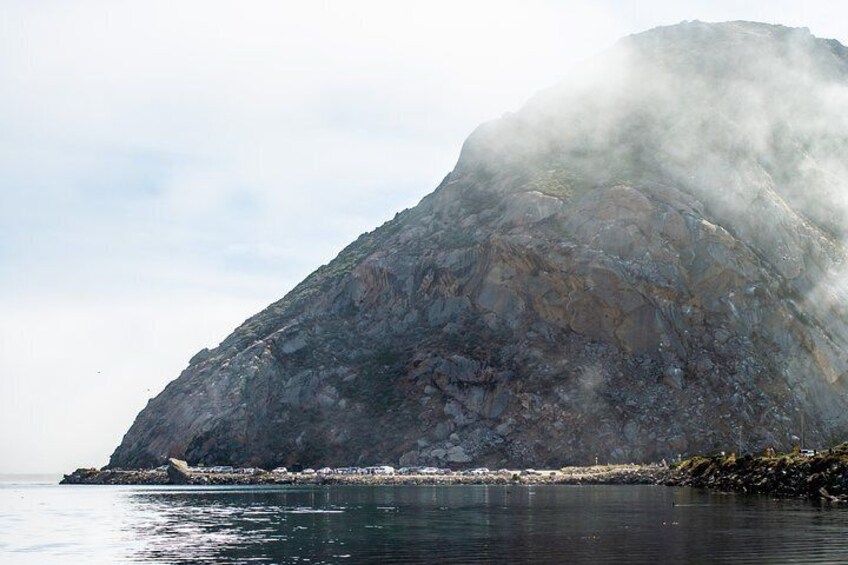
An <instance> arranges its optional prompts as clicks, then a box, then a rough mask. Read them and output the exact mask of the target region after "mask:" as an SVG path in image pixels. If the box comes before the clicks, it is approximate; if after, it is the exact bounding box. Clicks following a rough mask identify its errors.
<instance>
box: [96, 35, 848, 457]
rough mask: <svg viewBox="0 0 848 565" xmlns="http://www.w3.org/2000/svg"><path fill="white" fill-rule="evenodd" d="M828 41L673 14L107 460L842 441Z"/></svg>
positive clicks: (312, 279)
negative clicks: (668, 23)
mask: <svg viewBox="0 0 848 565" xmlns="http://www.w3.org/2000/svg"><path fill="white" fill-rule="evenodd" d="M846 110H848V50H846V48H845V47H843V46H842V45H841V44H839V43H838V42H836V41H828V40H822V39H817V38H814V37H813V36H811V35H810V34H809V32H808V31H806V30H798V29H789V28H784V27H779V26H768V25H762V24H752V23H742V22H735V23H725V24H704V23H699V22H695V23H686V24H681V25H677V26H672V27H668V28H660V29H656V30H652V31H649V32H646V33H644V34H640V35H636V36H632V37H629V38H626V39H624V40H622V41H621V42H619V44H617V45H616V46H615V47H614V48H612V49H611V50H610V51H609V52H608V53H607V54H605V55H603V56H601V57H599V58H597V59H595V60H593V61H591V62H589V63H587V64H586V65H585V66H584V67H581V68H579V69H575V70H574V71H573V72H572V76H570V77H569V79H568V80H567V81H566V82H565V83H563V84H562V85H560V86H557V87H555V88H553V89H551V90H549V91H546V92H543V93H541V94H540V95H538V96H536V97H535V98H533V99H532V100H531V101H530V102H529V103H528V104H527V105H526V106H525V107H524V108H523V109H521V110H520V111H519V112H517V113H515V114H511V115H507V116H506V117H504V118H502V119H499V120H497V121H494V122H491V123H488V124H485V125H483V126H482V127H480V128H479V129H478V130H477V131H475V132H474V133H473V134H472V135H471V137H470V138H469V139H468V141H467V142H466V143H465V146H464V148H463V150H462V154H461V156H460V159H459V162H458V163H457V165H456V168H455V170H454V171H452V172H451V173H450V174H449V175H448V176H447V177H446V178H445V180H444V181H443V182H442V184H441V185H440V186H439V187H438V188H437V189H436V191H435V192H434V193H432V194H430V195H429V196H427V197H426V198H424V199H423V200H422V202H421V203H420V204H419V205H418V206H416V207H415V208H413V209H410V210H406V211H403V212H401V213H400V214H398V215H397V216H396V217H395V218H394V219H393V220H391V221H390V222H387V223H386V224H385V225H383V226H381V227H380V228H378V229H376V230H374V231H373V232H371V233H368V234H365V235H363V236H361V237H360V238H359V239H357V240H356V241H355V242H354V243H352V244H351V245H349V246H348V247H347V248H346V249H344V250H343V251H342V252H341V253H340V254H339V256H338V257H337V258H336V259H335V260H333V261H332V262H331V263H330V264H328V265H325V266H323V267H321V268H320V269H318V270H317V271H316V272H314V273H313V274H312V275H310V276H309V277H308V278H307V279H306V280H304V281H303V282H302V283H301V284H300V285H298V286H297V287H296V288H295V289H294V290H293V291H291V292H290V293H289V294H288V295H286V296H285V297H284V298H283V299H282V300H280V301H279V302H276V303H274V304H272V305H271V306H269V307H268V308H267V309H266V310H264V311H262V312H260V313H259V314H257V315H256V316H254V317H252V318H250V319H249V320H247V321H246V322H245V323H244V324H243V325H242V326H241V327H239V328H238V329H237V330H236V331H235V332H233V334H232V335H230V336H229V337H227V338H226V339H225V340H224V341H223V342H222V343H221V344H220V345H219V346H218V347H217V348H215V349H213V350H211V351H209V350H204V351H202V352H200V353H198V354H197V355H195V356H194V358H192V359H191V362H190V364H189V367H188V368H187V369H186V370H185V371H184V372H183V373H182V375H180V377H179V378H178V379H176V380H175V381H173V382H172V383H171V384H169V385H168V386H167V387H166V389H165V390H164V391H163V392H162V393H161V394H159V395H158V396H157V397H156V398H154V399H153V400H151V401H150V403H149V404H148V406H147V407H146V408H145V409H144V410H143V411H142V412H141V413H140V414H139V416H138V418H137V419H136V422H135V423H134V424H133V426H132V428H131V429H130V430H129V432H128V433H127V434H126V436H125V437H124V440H123V442H122V443H121V445H120V446H119V447H118V448H117V450H116V451H115V453H114V454H113V456H112V460H111V463H110V464H111V466H112V467H144V466H153V465H158V464H161V463H163V462H164V461H166V460H167V458H168V457H179V458H181V459H186V460H188V461H189V462H192V463H194V462H199V461H202V462H204V463H206V464H227V463H234V464H243V465H248V464H251V465H260V466H262V467H265V468H271V467H273V466H275V465H278V464H290V463H293V462H304V463H307V464H310V465H315V466H319V465H324V464H336V465H338V464H357V463H371V462H373V463H377V462H386V463H395V464H397V463H398V462H400V463H402V464H404V465H413V464H436V465H449V464H456V465H460V464H461V465H463V466H467V465H468V464H469V463H474V464H477V463H479V464H486V465H489V466H506V465H518V466H522V467H523V466H530V465H533V466H560V465H563V464H567V463H586V462H591V461H594V458H595V457H596V456H598V457H599V458H600V460H601V461H602V462H603V461H608V460H609V461H627V460H651V459H654V460H658V459H659V458H661V457H668V456H670V455H673V454H675V455H676V454H677V453H681V452H682V453H686V452H705V451H710V450H718V449H728V450H730V449H732V448H733V447H734V446H735V445H736V444H737V442H738V441H739V438H740V436H741V438H742V441H743V442H744V444H745V447H746V448H762V447H765V446H773V447H776V448H781V447H783V448H787V447H789V445H790V444H791V443H792V442H793V439H792V436H793V435H800V433H801V431H800V421H801V417H802V414H803V416H804V418H805V427H806V435H807V440H808V443H816V442H826V441H830V440H831V439H833V438H834V437H836V436H839V435H841V434H842V433H843V430H845V429H846V414H848V411H846V407H848V403H846V396H845V384H846V383H845V381H846V369H848V352H846V349H845V346H846V341H848V340H847V338H848V327H846V323H845V322H846V318H845V301H844V298H843V294H842V284H841V280H842V276H841V270H842V263H843V259H844V257H845V247H844V244H843V238H844V235H845V233H846V232H845V226H846V210H848V207H846V205H845V197H846V194H848V193H847V192H846V188H848V187H846V179H847V178H848V172H847V171H846V168H848V111H846Z"/></svg>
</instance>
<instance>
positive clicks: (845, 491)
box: [60, 443, 848, 503]
mask: <svg viewBox="0 0 848 565" xmlns="http://www.w3.org/2000/svg"><path fill="white" fill-rule="evenodd" d="M237 471H238V470H236V472H224V473H220V472H218V473H215V472H203V471H202V470H201V471H198V470H197V469H192V468H190V467H189V466H188V465H187V464H186V463H185V462H184V461H180V460H177V459H171V460H170V461H169V464H168V465H167V466H165V467H160V468H157V469H131V470H124V469H102V470H98V469H94V468H90V469H77V470H76V471H74V472H73V473H71V474H69V475H65V476H64V478H63V479H62V480H61V481H60V484H63V485H158V486H167V485H197V486H201V485H210V486H212V485H220V486H226V485H234V486H236V485H245V486H247V485H266V486H268V485H363V486H367V485H371V486H392V485H663V486H669V487H693V488H701V489H705V490H709V491H713V492H725V493H739V494H761V495H767V496H771V497H774V498H807V499H812V500H823V501H827V502H834V503H840V502H848V443H845V444H841V445H839V446H837V447H834V448H831V449H828V450H826V451H822V452H818V453H816V454H814V455H805V454H801V453H790V454H769V455H762V456H754V455H745V456H742V457H737V456H736V455H734V454H730V455H726V456H725V455H721V456H718V455H716V456H710V457H700V456H696V457H692V458H690V459H686V460H684V461H682V462H681V463H679V464H676V465H673V466H671V467H669V466H665V465H660V464H640V465H634V464H628V465H592V466H585V467H563V468H561V469H556V470H538V471H533V470H524V471H520V470H505V469H501V470H499V471H488V470H475V471H449V470H441V471H440V473H439V474H432V473H428V474H423V473H416V472H407V473H402V474H401V473H390V474H346V473H339V472H327V473H316V472H314V471H313V472H307V473H302V472H301V473H289V472H285V473H282V472H271V471H265V470H262V469H255V470H252V472H250V473H246V472H244V470H242V471H241V472H237Z"/></svg>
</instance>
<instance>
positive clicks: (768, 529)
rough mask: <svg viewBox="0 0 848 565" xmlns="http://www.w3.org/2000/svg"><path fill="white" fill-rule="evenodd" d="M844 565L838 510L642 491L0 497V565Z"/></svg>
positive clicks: (2, 491) (65, 490)
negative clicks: (704, 564) (822, 564)
mask: <svg viewBox="0 0 848 565" xmlns="http://www.w3.org/2000/svg"><path fill="white" fill-rule="evenodd" d="M624 560H626V561H630V562H651V563H654V562H668V561H677V562H684V563H685V562H704V561H711V562H734V563H739V562H751V563H754V562H756V563H763V562H791V561H797V562H813V561H818V562H834V563H836V562H848V508H843V507H838V506H836V507H833V506H827V505H823V504H818V503H810V502H804V501H774V500H770V499H768V498H765V497H755V496H730V495H716V494H707V493H703V492H699V491H693V490H689V489H671V488H665V487H649V486H584V487H573V486H546V487H517V486H509V487H505V486H490V487H486V486H447V487H431V486H420V487H414V486H397V487H351V486H335V487H310V488H303V487H273V488H265V487H179V488H176V487H171V488H165V487H109V486H103V487H100V486H58V485H50V484H31V483H29V484H20V483H19V484H9V483H6V484H0V563H3V564H4V565H5V564H14V563H39V564H40V563H227V562H230V563H233V562H236V563H241V562H251V563H313V564H314V563H361V562H392V563H398V562H399V563H434V562H438V563H486V562H510V561H511V562H534V563H540V562H543V563H544V562H558V563H563V562H568V563H604V562H621V561H624Z"/></svg>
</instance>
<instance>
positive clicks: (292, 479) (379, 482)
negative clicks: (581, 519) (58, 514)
mask: <svg viewBox="0 0 848 565" xmlns="http://www.w3.org/2000/svg"><path fill="white" fill-rule="evenodd" d="M173 469H174V465H173V464H172V465H169V468H168V469H167V470H161V469H133V470H123V469H104V470H97V469H77V470H76V471H74V472H73V473H71V474H69V475H65V476H64V478H63V479H62V480H61V482H60V484H63V485H161V486H166V485H210V486H211V485H222V486H223V485H374V486H389V485H545V484H551V485H584V484H587V485H588V484H611V485H612V484H619V485H621V484H662V481H663V480H665V479H666V478H667V477H666V476H667V474H668V472H669V469H668V468H667V467H663V466H660V465H596V466H590V467H564V468H562V469H558V470H543V471H542V470H540V471H535V472H532V473H528V472H524V471H520V470H516V471H512V470H510V471H506V472H503V471H501V472H487V473H477V474H467V473H462V472H451V473H447V474H416V473H407V474H373V475H359V474H357V475H352V474H339V473H322V474H317V473H310V474H304V473H285V474H279V473H272V472H268V471H258V472H254V473H252V474H243V473H202V472H193V471H188V472H186V471H185V469H183V470H182V472H181V473H179V474H178V473H176V472H174V470H173ZM175 479H176V480H175Z"/></svg>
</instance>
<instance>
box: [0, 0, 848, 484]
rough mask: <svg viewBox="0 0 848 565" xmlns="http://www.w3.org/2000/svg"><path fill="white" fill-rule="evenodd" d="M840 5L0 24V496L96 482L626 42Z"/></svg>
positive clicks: (178, 11) (350, 7)
mask: <svg viewBox="0 0 848 565" xmlns="http://www.w3.org/2000/svg"><path fill="white" fill-rule="evenodd" d="M846 6H848V4H845V3H844V2H815V1H807V2H798V1H796V2H781V1H763V2H742V1H709V2H708V1H702V2H686V1H671V0H668V1H650V0H641V1H632V2H616V1H613V0H607V1H599V2H591V1H586V2H569V1H563V2H553V1H548V2H545V1H528V0H521V1H514V2H498V1H491V0H489V1H479V2H471V1H469V2H462V1H457V0H454V1H449V2H440V1H436V0H427V1H425V2H402V1H385V2H351V1H339V2H329V1H325V2H318V1H303V2H277V1H269V2H249V1H244V0H240V1H237V2H214V1H209V0H204V1H185V2H178V1H175V0H167V1H150V0H143V1H142V0H137V1H135V2H120V1H101V2H94V1H91V2H72V1H66V2H61V1H38V2H33V1H30V0H24V1H20V2H16V1H10V0H0V473H9V472H59V471H70V470H72V469H73V468H76V467H79V466H100V465H103V464H105V463H106V461H107V459H108V456H109V455H110V453H111V451H112V450H113V449H114V448H115V446H116V445H117V444H118V443H119V441H120V439H121V436H122V434H123V433H124V432H125V431H126V429H127V428H128V427H129V425H130V424H131V423H132V421H133V418H135V415H136V414H137V413H138V411H139V410H140V409H141V408H142V407H143V406H144V405H145V403H146V402H147V400H148V399H149V398H150V397H152V396H154V395H155V394H157V393H158V392H159V391H160V390H161V389H162V388H163V387H164V385H165V384H166V383H167V382H168V381H170V380H171V379H173V378H175V377H176V376H177V375H178V374H179V372H180V371H181V370H182V369H183V368H184V367H185V366H186V364H187V361H188V359H189V358H190V357H191V356H192V355H193V354H194V353H195V352H197V351H198V350H199V349H201V348H202V347H205V346H214V345H216V344H217V343H218V342H219V341H220V340H221V339H223V338H224V337H225V336H226V335H227V334H228V333H230V331H232V330H233V329H234V328H235V327H236V326H237V325H238V324H239V323H240V322H241V321H242V320H244V319H245V318H246V317H248V316H249V315H251V314H253V313H255V312H257V311H259V310H260V309H261V308H263V307H264V306H266V305H267V304H269V303H270V302H272V301H274V300H276V299H278V298H280V297H281V296H282V295H283V294H285V292H287V291H288V290H289V289H290V288H292V287H293V286H294V285H295V284H296V283H297V282H299V281H300V280H301V279H302V278H304V277H305V276H306V275H307V274H309V273H310V272H311V271H312V270H314V269H315V268H316V267H318V266H319V265H321V264H323V263H326V262H327V261H329V260H330V259H331V258H332V257H333V256H334V255H335V254H336V253H337V252H338V251H339V250H341V248H342V247H344V246H345V245H346V244H347V243H349V242H350V241H351V240H353V239H355V238H356V237H357V236H358V235H359V234H360V233H362V232H363V231H368V230H371V229H373V228H374V227H376V226H378V225H379V224H381V223H382V222H384V221H386V220H388V219H390V218H391V217H392V216H393V215H394V213H395V212H396V211H398V210H401V209H403V208H406V207H409V206H412V205H414V204H416V203H417V202H418V200H419V199H420V198H421V197H423V196H424V195H425V194H427V193H428V192H430V191H431V190H432V189H433V188H434V187H435V186H436V185H437V184H438V182H439V181H440V180H441V178H442V177H443V176H444V175H445V174H446V173H448V172H449V171H450V170H451V168H452V167H453V165H454V163H455V161H456V158H457V156H458V153H459V149H460V146H461V144H462V142H463V140H464V139H465V137H466V136H467V135H468V134H469V133H470V132H471V131H472V130H473V129H474V127H475V126H476V125H478V124H479V123H480V122H483V121H485V120H489V119H492V118H495V117H498V116H500V115H501V114H503V113H504V112H506V111H512V110H515V109H517V108H518V107H519V106H521V105H522V103H523V102H524V101H525V100H526V99H527V98H529V97H530V96H531V95H532V94H533V93H535V92H536V91H538V90H540V89H542V88H544V87H546V86H550V85H553V84H554V83H556V82H557V81H559V80H561V79H562V78H564V77H566V76H567V74H568V69H569V67H570V66H571V65H572V64H573V63H575V62H577V61H580V60H582V59H584V58H586V57H588V56H591V55H592V54H594V53H596V52H598V51H600V50H602V49H604V48H606V47H608V46H610V45H611V44H612V43H613V42H614V41H615V40H616V39H618V38H619V37H621V36H623V35H627V34H630V33H635V32H639V31H643V30H645V29H649V28H651V27H655V26H658V25H667V24H673V23H678V22H680V21H682V20H691V19H700V20H704V21H722V20H732V19H747V20H757V21H766V22H772V23H782V24H784V25H791V26H803V27H809V28H810V29H811V31H812V32H813V33H814V34H816V35H818V36H820V37H829V38H831V37H832V38H836V39H839V40H840V41H842V42H843V43H848V25H847V24H846V22H848V7H846Z"/></svg>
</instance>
